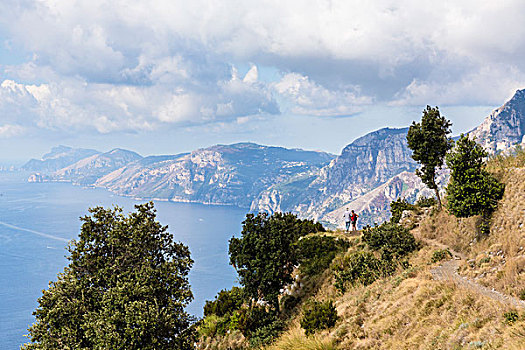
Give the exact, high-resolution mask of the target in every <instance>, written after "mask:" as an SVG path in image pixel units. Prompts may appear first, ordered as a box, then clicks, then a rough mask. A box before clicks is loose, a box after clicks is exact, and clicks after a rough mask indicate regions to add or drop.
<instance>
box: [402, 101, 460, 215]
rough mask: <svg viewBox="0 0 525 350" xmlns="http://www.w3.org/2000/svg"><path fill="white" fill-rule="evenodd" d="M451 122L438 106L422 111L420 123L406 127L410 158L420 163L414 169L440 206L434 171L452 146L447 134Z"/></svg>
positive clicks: (440, 164)
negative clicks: (419, 166) (434, 194)
mask: <svg viewBox="0 0 525 350" xmlns="http://www.w3.org/2000/svg"><path fill="white" fill-rule="evenodd" d="M451 125H452V124H451V123H450V121H449V120H447V119H446V118H445V117H444V116H442V115H441V114H440V113H439V109H438V107H435V108H433V107H430V106H427V108H426V109H425V110H424V111H423V117H422V118H421V123H416V122H413V123H412V125H411V126H410V128H409V129H408V134H407V142H408V147H409V148H410V149H411V150H412V151H413V153H412V158H413V159H414V160H415V161H416V162H418V163H419V164H421V165H422V167H421V168H420V169H417V170H416V174H417V176H419V177H420V178H421V181H423V183H424V184H425V185H427V186H428V188H430V189H432V190H434V192H435V193H436V198H437V200H438V206H439V207H441V198H440V196H439V190H438V186H437V184H436V171H437V170H438V169H439V168H441V167H442V166H443V163H444V161H445V155H446V154H447V152H448V151H449V150H450V149H451V148H452V145H453V143H452V140H451V139H450V138H449V137H448V136H447V135H448V134H450V133H451V131H450V126H451Z"/></svg>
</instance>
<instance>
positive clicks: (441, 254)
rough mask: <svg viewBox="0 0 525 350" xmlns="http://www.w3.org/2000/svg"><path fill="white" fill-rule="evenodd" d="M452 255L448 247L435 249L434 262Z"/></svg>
mask: <svg viewBox="0 0 525 350" xmlns="http://www.w3.org/2000/svg"><path fill="white" fill-rule="evenodd" d="M451 257H452V253H451V252H450V250H448V249H438V250H434V253H432V262H433V263H435V262H438V261H442V260H445V259H449V258H451Z"/></svg>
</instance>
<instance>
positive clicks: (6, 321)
mask: <svg viewBox="0 0 525 350" xmlns="http://www.w3.org/2000/svg"><path fill="white" fill-rule="evenodd" d="M26 179H27V176H26V174H22V173H2V172H0V276H2V277H1V278H2V280H1V281H0V285H1V292H0V314H1V315H2V316H1V318H0V348H2V349H17V348H19V347H20V345H21V344H23V343H25V342H26V341H27V338H25V337H24V336H23V335H24V334H27V327H28V326H29V325H30V324H32V323H33V322H34V317H33V316H32V312H33V311H34V310H35V309H36V307H37V305H38V304H37V299H38V298H39V297H40V296H41V294H42V290H43V289H47V287H48V283H49V281H55V280H56V277H57V273H59V272H62V271H63V269H64V267H65V266H66V265H67V263H68V262H67V260H66V258H65V255H66V254H67V251H66V250H65V247H66V246H67V244H68V243H67V242H68V241H70V240H71V239H74V238H76V237H77V235H78V233H79V230H80V225H81V222H80V220H79V217H80V216H83V215H86V214H87V213H88V208H89V207H93V206H104V207H109V206H113V205H118V206H121V207H123V208H124V211H125V212H126V213H127V212H129V211H131V210H133V205H134V204H138V203H143V201H138V200H134V199H131V198H125V197H119V196H115V195H112V194H111V193H109V192H107V191H106V190H103V189H93V188H82V187H77V186H73V185H71V184H69V183H28V182H26ZM155 207H156V209H157V219H158V220H159V221H160V222H161V224H163V225H168V226H169V232H171V233H172V234H174V236H175V240H176V241H181V242H183V243H184V244H186V245H188V246H189V248H190V251H191V256H192V258H193V260H195V263H194V265H193V268H192V270H191V272H190V283H191V287H192V291H193V294H194V297H195V300H194V301H193V302H192V303H191V304H190V305H189V306H188V308H187V310H188V312H189V313H191V314H193V315H196V316H201V315H202V306H203V304H204V302H205V300H210V299H213V297H214V296H215V294H216V293H217V291H219V290H221V289H223V288H230V287H231V286H232V285H233V284H234V283H235V279H236V275H235V271H234V270H233V268H232V267H231V266H229V265H228V239H230V238H231V237H232V236H233V235H237V236H238V235H239V233H240V229H241V222H242V220H243V219H244V216H245V214H246V211H247V210H246V209H240V208H236V207H227V206H206V205H200V204H190V203H172V202H156V203H155Z"/></svg>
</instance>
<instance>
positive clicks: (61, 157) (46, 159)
mask: <svg viewBox="0 0 525 350" xmlns="http://www.w3.org/2000/svg"><path fill="white" fill-rule="evenodd" d="M99 153H100V152H99V151H96V150H94V149H84V148H71V147H68V146H62V145H60V146H57V147H53V148H52V149H51V152H49V153H46V154H44V155H43V156H42V159H31V160H29V161H28V162H27V163H25V164H24V165H23V166H22V169H23V170H28V171H37V172H46V173H51V172H54V171H57V170H59V169H62V168H64V167H66V166H69V165H71V164H73V163H75V162H78V161H79V160H81V159H84V158H86V157H91V156H93V155H96V154H99Z"/></svg>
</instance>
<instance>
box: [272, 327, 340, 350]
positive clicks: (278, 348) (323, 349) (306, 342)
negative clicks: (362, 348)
mask: <svg viewBox="0 0 525 350" xmlns="http://www.w3.org/2000/svg"><path fill="white" fill-rule="evenodd" d="M267 349H268V350H336V349H337V347H336V344H335V341H334V340H332V339H330V338H329V337H328V336H327V335H324V336H323V335H314V336H311V337H306V336H305V335H304V333H303V332H301V331H300V330H298V329H293V330H292V331H290V332H288V333H286V334H284V335H283V336H282V337H281V338H280V339H279V340H278V341H277V342H276V343H274V344H273V345H271V346H270V347H268V348H267Z"/></svg>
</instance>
